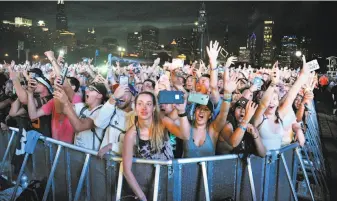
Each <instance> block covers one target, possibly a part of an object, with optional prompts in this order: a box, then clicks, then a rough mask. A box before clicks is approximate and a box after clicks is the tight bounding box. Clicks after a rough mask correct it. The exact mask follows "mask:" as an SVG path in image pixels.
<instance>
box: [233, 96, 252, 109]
mask: <svg viewBox="0 0 337 201" xmlns="http://www.w3.org/2000/svg"><path fill="white" fill-rule="evenodd" d="M248 101H249V100H248V99H246V98H244V97H241V98H240V99H239V100H238V101H236V103H235V107H237V106H241V107H243V108H246V105H247V103H248Z"/></svg>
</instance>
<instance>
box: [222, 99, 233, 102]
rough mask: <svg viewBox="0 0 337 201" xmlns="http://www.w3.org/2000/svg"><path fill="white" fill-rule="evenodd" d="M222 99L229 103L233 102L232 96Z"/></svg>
mask: <svg viewBox="0 0 337 201" xmlns="http://www.w3.org/2000/svg"><path fill="white" fill-rule="evenodd" d="M222 100H223V101H224V102H227V103H231V102H232V98H222Z"/></svg>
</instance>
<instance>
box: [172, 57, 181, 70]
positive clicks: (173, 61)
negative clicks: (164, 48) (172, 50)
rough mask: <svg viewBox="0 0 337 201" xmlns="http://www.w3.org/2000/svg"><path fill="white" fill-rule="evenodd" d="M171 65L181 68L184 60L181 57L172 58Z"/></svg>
mask: <svg viewBox="0 0 337 201" xmlns="http://www.w3.org/2000/svg"><path fill="white" fill-rule="evenodd" d="M172 65H173V66H177V67H179V68H182V67H183V66H184V60H182V59H172Z"/></svg>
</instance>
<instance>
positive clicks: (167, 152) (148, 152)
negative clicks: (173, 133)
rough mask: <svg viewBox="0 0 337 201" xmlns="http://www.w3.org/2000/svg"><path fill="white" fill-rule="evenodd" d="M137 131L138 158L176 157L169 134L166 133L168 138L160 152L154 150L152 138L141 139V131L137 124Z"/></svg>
mask: <svg viewBox="0 0 337 201" xmlns="http://www.w3.org/2000/svg"><path fill="white" fill-rule="evenodd" d="M136 132H137V151H136V157H137V158H143V159H153V160H172V159H173V158H174V157H173V151H172V146H171V144H170V141H169V139H168V137H167V134H165V135H166V139H165V141H164V144H163V146H162V148H161V150H160V152H155V151H154V150H152V146H151V141H150V140H142V139H140V137H139V135H140V131H139V128H138V126H136Z"/></svg>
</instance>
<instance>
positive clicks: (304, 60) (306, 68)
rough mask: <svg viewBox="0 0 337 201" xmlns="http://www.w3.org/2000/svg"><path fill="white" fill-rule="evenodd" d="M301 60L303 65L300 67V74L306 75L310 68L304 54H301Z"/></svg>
mask: <svg viewBox="0 0 337 201" xmlns="http://www.w3.org/2000/svg"><path fill="white" fill-rule="evenodd" d="M302 62H303V67H302V69H301V73H300V74H301V75H306V76H308V75H309V74H310V69H309V66H308V64H307V60H306V59H305V56H304V55H303V56H302Z"/></svg>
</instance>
